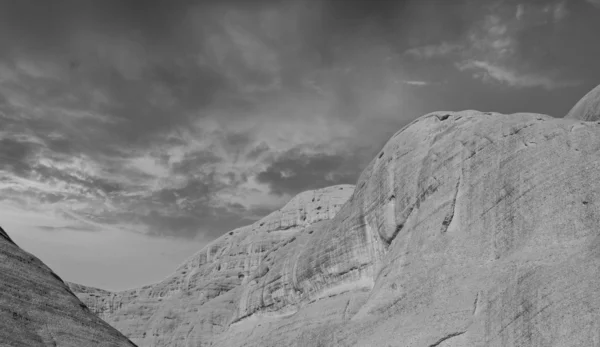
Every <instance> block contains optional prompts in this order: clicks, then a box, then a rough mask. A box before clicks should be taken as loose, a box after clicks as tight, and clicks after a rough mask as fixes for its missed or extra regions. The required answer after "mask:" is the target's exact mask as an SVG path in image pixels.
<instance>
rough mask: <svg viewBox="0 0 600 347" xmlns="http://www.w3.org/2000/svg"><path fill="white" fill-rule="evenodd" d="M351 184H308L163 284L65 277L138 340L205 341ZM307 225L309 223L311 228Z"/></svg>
mask: <svg viewBox="0 0 600 347" xmlns="http://www.w3.org/2000/svg"><path fill="white" fill-rule="evenodd" d="M353 190H354V186H351V185H340V186H334V187H329V188H325V189H320V190H316V191H308V192H304V193H301V194H299V195H297V196H296V197H294V198H293V199H292V200H291V201H290V202H289V203H288V204H287V205H286V206H284V207H283V208H282V209H280V210H278V211H275V212H273V213H271V214H270V215H268V216H266V217H265V218H263V219H261V220H259V221H257V222H256V223H254V224H252V225H249V226H246V227H242V228H239V229H236V230H233V231H231V232H229V233H227V234H225V235H223V236H222V237H220V238H219V239H217V240H215V241H214V242H212V243H211V244H209V245H207V246H206V247H205V248H204V249H202V250H201V251H200V252H198V253H197V254H195V255H194V256H193V257H191V258H190V259H188V260H187V261H186V262H185V263H183V264H182V265H181V266H180V267H179V268H178V269H177V270H176V271H175V273H173V274H172V275H171V276H169V277H167V278H166V279H165V280H163V281H162V282H160V283H157V284H154V285H149V286H145V287H142V288H137V289H133V290H128V291H123V292H118V293H110V292H107V291H104V290H100V289H96V288H90V287H85V286H81V285H77V284H72V283H71V284H70V286H71V289H72V290H73V291H74V292H75V293H77V295H78V296H79V297H80V298H81V299H82V300H83V301H84V302H86V303H87V304H88V305H89V307H90V308H91V309H92V311H94V312H96V313H97V314H98V315H99V316H100V317H102V318H103V319H105V320H106V321H107V322H109V323H111V324H112V325H113V326H114V327H116V328H117V329H119V330H120V331H121V332H123V333H124V334H126V335H127V336H128V337H130V338H131V339H132V340H133V341H136V342H137V343H139V344H140V345H142V346H188V345H189V346H204V345H209V343H210V342H211V341H212V336H214V335H217V334H219V333H222V332H224V331H225V330H226V329H227V327H228V325H229V323H231V322H232V321H234V320H238V319H239V318H240V316H239V314H238V312H237V309H236V305H237V304H238V300H239V295H240V293H241V289H242V288H243V287H244V286H245V285H247V284H249V283H252V282H253V281H254V279H253V278H254V277H256V276H257V274H260V273H261V272H268V271H269V266H271V267H273V266H275V264H272V263H271V262H272V261H273V260H274V256H275V254H277V253H278V251H279V250H282V249H286V246H287V245H288V244H290V243H294V242H295V240H296V238H298V237H299V236H301V235H302V234H303V233H312V228H314V227H315V226H317V225H319V224H320V223H322V222H323V221H326V220H329V219H331V218H333V216H335V214H336V213H337V211H339V209H340V208H341V206H342V205H343V204H344V203H345V202H346V201H347V200H348V198H349V197H350V196H351V194H352V192H353ZM309 229H310V230H309Z"/></svg>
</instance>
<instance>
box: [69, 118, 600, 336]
mask: <svg viewBox="0 0 600 347" xmlns="http://www.w3.org/2000/svg"><path fill="white" fill-rule="evenodd" d="M599 150H600V124H597V123H595V122H584V121H579V120H573V119H554V118H551V117H549V116H545V115H539V114H512V115H502V114H497V113H482V112H477V111H463V112H436V113H432V114H429V115H425V116H423V117H421V118H419V119H417V120H416V121H414V122H413V123H411V124H409V125H408V126H407V127H405V128H404V129H402V130H400V131H399V132H398V133H396V134H395V135H394V136H393V137H392V139H391V140H390V141H389V142H388V143H387V144H386V145H385V146H384V148H383V149H382V151H381V152H380V153H379V154H378V155H377V157H376V158H374V160H373V161H372V162H371V163H370V164H369V166H368V167H367V168H366V169H365V170H364V171H363V173H362V175H361V177H360V178H359V180H358V183H357V185H356V188H355V189H354V191H353V193H352V195H351V196H350V198H349V199H348V201H347V202H346V203H345V204H344V205H343V206H342V207H341V208H339V207H333V208H332V207H330V208H329V209H326V211H328V212H327V217H328V218H331V216H332V215H333V214H334V212H335V211H337V209H339V212H337V214H335V216H334V217H333V218H331V219H328V218H326V217H324V216H323V214H320V216H321V217H317V218H314V219H313V218H312V217H308V216H307V219H310V220H312V221H313V223H306V224H302V223H304V222H303V216H305V214H304V212H303V211H306V210H308V209H309V208H308V207H302V208H300V207H298V208H291V209H288V207H286V208H284V209H283V210H282V211H280V212H276V213H275V214H274V215H272V216H269V217H267V218H265V219H264V220H263V221H259V222H258V223H257V224H254V225H252V226H249V227H246V228H241V229H238V230H234V231H233V232H232V234H231V235H229V234H228V235H225V236H224V237H222V238H221V239H219V240H217V241H216V242H215V243H213V244H212V245H209V246H208V247H206V248H205V249H204V250H202V251H201V252H199V253H198V254H197V255H196V256H194V257H193V258H192V259H190V260H189V261H188V262H186V263H184V264H183V265H182V266H181V267H180V268H179V269H177V271H176V272H175V273H174V274H173V275H172V276H171V277H169V278H168V279H166V280H165V281H163V282H161V283H158V284H156V285H152V286H147V287H144V288H139V289H136V290H131V291H127V292H121V293H106V292H103V291H96V290H94V289H86V288H85V287H82V288H80V289H79V290H76V289H77V288H75V287H73V288H74V290H76V291H78V292H79V293H78V295H79V296H80V298H82V300H83V301H84V302H86V303H87V304H88V305H89V306H90V307H93V308H94V310H95V311H96V312H98V313H99V314H100V315H101V316H102V317H104V318H105V319H106V320H107V321H109V322H110V323H111V324H112V325H113V326H115V327H117V328H118V329H120V330H121V331H122V332H124V333H125V334H126V335H127V336H129V337H130V338H131V339H132V340H133V341H135V342H138V343H139V344H140V345H141V346H425V347H436V346H440V347H442V346H443V347H449V346H498V347H500V346H539V347H542V346H544V347H547V346H598V345H600V298H599V297H598V295H597V294H598V292H599V291H600V276H598V275H599V269H600V228H599V226H600V224H599V222H600V184H598V183H597V182H600V151H599ZM336 189H338V188H336V187H332V188H329V189H328V190H326V191H329V192H331V191H336ZM350 191H351V189H350V188H348V192H350ZM340 192H341V191H340ZM306 194H313V193H306ZM297 199H298V200H297V201H302V202H303V203H299V202H298V203H292V205H293V206H306V205H305V204H304V201H306V200H307V199H306V198H304V197H299V198H297ZM343 200H345V199H342V198H341V197H340V198H338V200H337V201H338V202H339V203H340V204H341V203H342V202H343ZM311 202H312V201H311ZM331 205H332V204H331V203H328V206H331ZM333 206H335V204H333ZM324 208H325V207H322V209H324ZM315 210H316V211H321V210H319V209H318V208H314V209H313V210H312V211H313V212H314V211H315ZM287 211H295V212H287ZM309 215H310V216H313V214H309ZM317 215H319V214H317ZM284 216H287V217H284ZM284 220H286V222H283V221H284Z"/></svg>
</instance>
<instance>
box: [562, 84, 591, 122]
mask: <svg viewBox="0 0 600 347" xmlns="http://www.w3.org/2000/svg"><path fill="white" fill-rule="evenodd" d="M565 118H570V119H578V120H584V121H589V122H592V121H599V120H600V85H599V86H597V87H596V88H594V89H592V90H591V91H590V92H589V93H587V94H586V95H585V96H584V97H583V98H581V100H579V101H578V102H577V104H575V106H573V108H572V109H571V111H569V113H568V114H567V115H566V116H565Z"/></svg>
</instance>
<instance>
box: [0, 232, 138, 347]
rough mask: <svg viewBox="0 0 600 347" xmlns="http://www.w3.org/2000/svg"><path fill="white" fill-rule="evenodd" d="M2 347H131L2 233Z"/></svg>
mask: <svg viewBox="0 0 600 347" xmlns="http://www.w3.org/2000/svg"><path fill="white" fill-rule="evenodd" d="M0 346H1V347H48V346H60V347H81V346H90V347H94V346H98V347H127V346H128V347H131V346H135V345H134V344H133V343H131V342H130V341H129V340H128V339H127V338H126V337H125V336H123V335H122V334H121V333H120V332H118V331H117V330H115V329H114V328H112V327H111V326H110V325H108V324H107V323H105V322H103V321H102V320H101V319H100V318H98V316H96V315H94V314H93V313H92V312H90V310H88V308H87V307H86V306H85V305H84V304H83V303H82V302H81V301H80V300H79V299H78V298H77V297H76V296H75V294H73V293H72V292H71V290H69V287H68V286H67V285H66V284H65V283H64V282H63V281H62V280H61V279H60V278H59V277H58V276H57V275H56V274H55V273H54V272H52V270H50V269H49V268H48V267H47V266H46V265H45V264H44V263H42V262H41V261H40V260H39V259H37V258H36V257H34V256H33V255H31V254H29V253H27V252H25V251H23V250H22V249H21V248H19V247H18V246H17V245H16V244H15V243H14V242H13V241H12V240H11V239H10V237H9V236H8V234H7V233H6V232H5V231H4V230H2V228H0Z"/></svg>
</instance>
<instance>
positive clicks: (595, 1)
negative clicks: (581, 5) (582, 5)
mask: <svg viewBox="0 0 600 347" xmlns="http://www.w3.org/2000/svg"><path fill="white" fill-rule="evenodd" d="M585 1H587V2H589V3H590V4H592V5H594V6H596V7H598V8H600V0H585Z"/></svg>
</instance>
